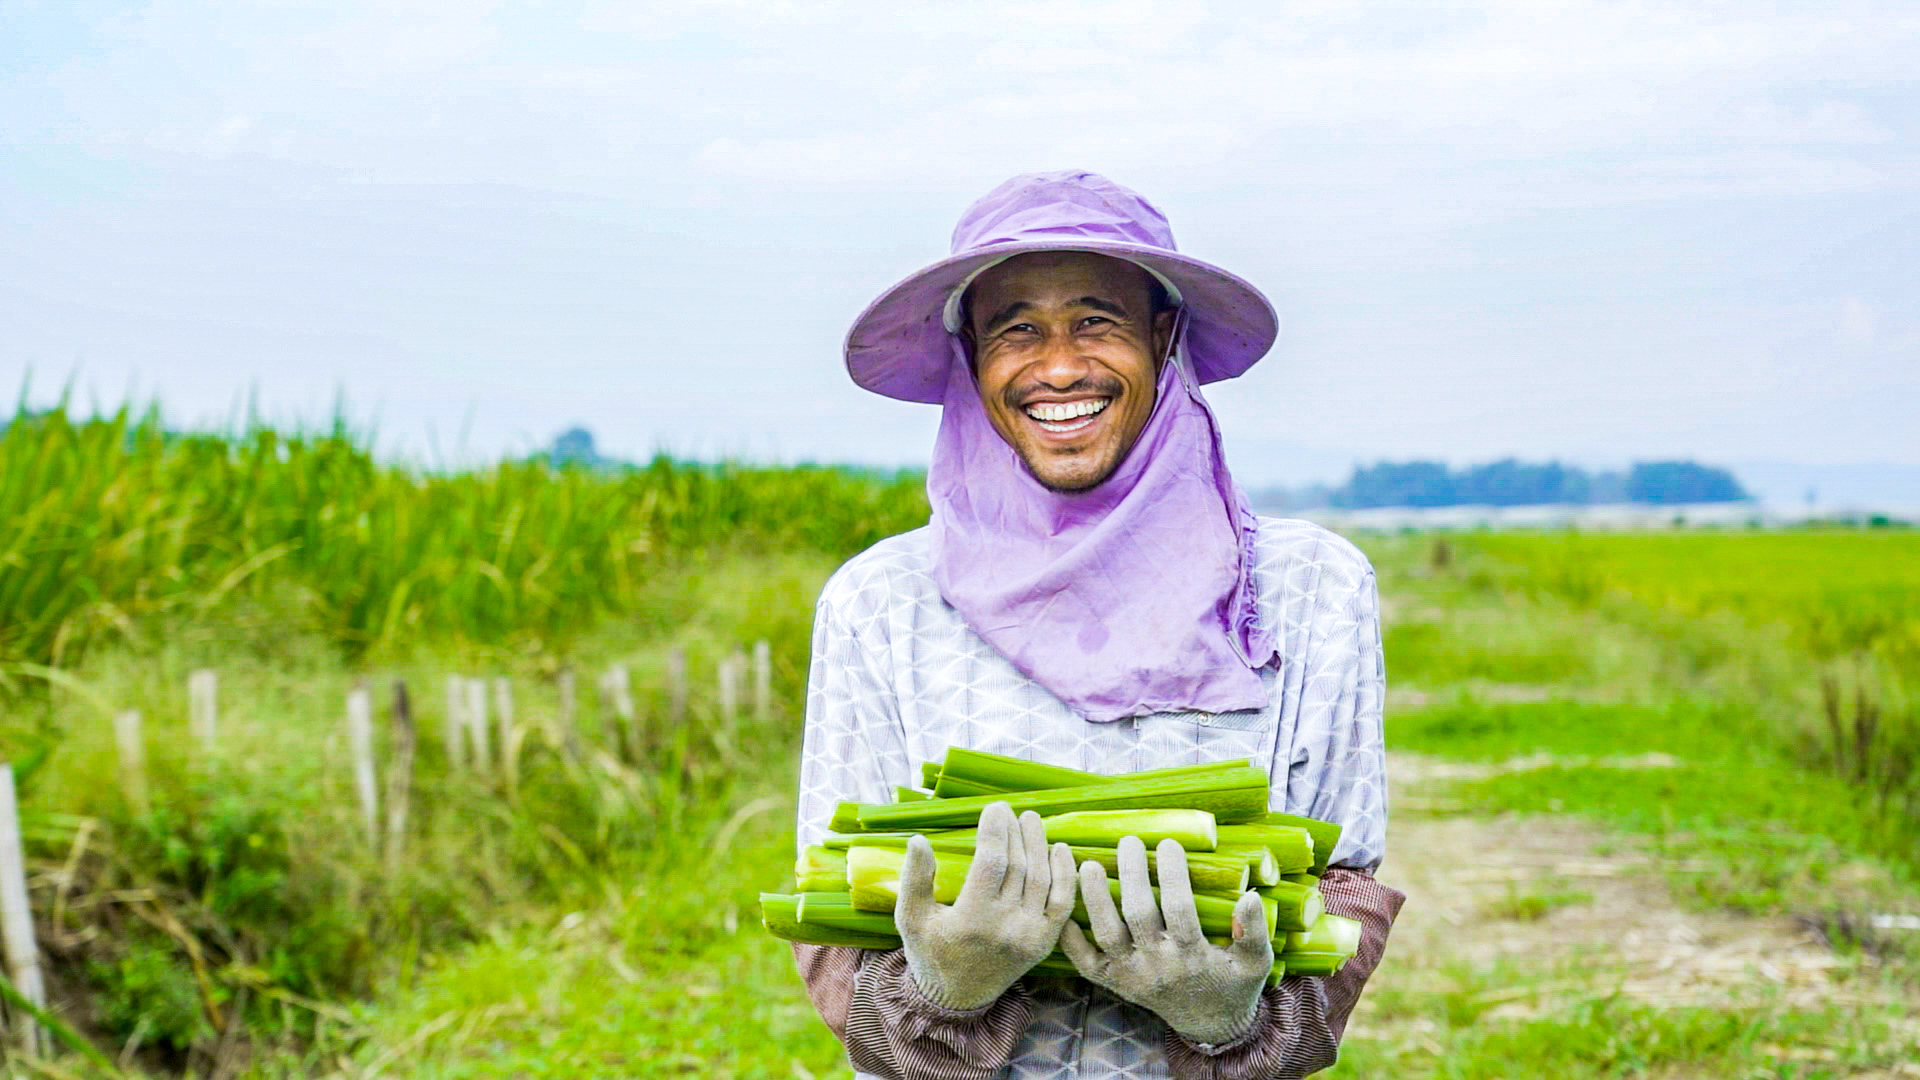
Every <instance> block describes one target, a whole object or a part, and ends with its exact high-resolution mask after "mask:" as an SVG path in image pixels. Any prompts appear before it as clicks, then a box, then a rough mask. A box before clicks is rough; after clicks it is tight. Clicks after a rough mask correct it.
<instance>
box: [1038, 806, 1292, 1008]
mask: <svg viewBox="0 0 1920 1080" xmlns="http://www.w3.org/2000/svg"><path fill="white" fill-rule="evenodd" d="M1159 856H1160V858H1159V863H1160V903H1159V905H1158V906H1157V907H1156V905H1155V904H1154V900H1153V890H1152V887H1151V882H1150V880H1149V879H1148V877H1147V848H1146V845H1145V844H1142V843H1141V842H1140V838H1139V837H1137V836H1129V837H1125V838H1123V839H1122V840H1121V841H1120V906H1121V908H1122V909H1123V910H1124V911H1125V912H1126V919H1125V921H1124V922H1123V921H1122V920H1121V917H1120V913H1119V912H1117V911H1115V910H1114V907H1113V895H1112V894H1111V893H1110V892H1109V891H1108V889H1107V872H1106V870H1105V869H1103V868H1102V867H1101V866H1100V864H1099V863H1094V862H1089V863H1085V864H1083V865H1082V866H1081V867H1080V896H1081V899H1082V900H1083V901H1084V902H1085V903H1086V905H1087V915H1088V920H1087V921H1088V922H1090V923H1091V924H1092V925H1093V940H1094V941H1095V942H1098V943H1099V948H1095V947H1094V945H1093V943H1091V942H1089V941H1088V940H1087V938H1086V935H1085V934H1083V933H1081V931H1080V927H1079V926H1077V925H1069V926H1068V927H1067V928H1066V933H1064V934H1063V935H1061V938H1060V947H1061V948H1062V949H1064V950H1065V951H1066V954H1067V957H1068V958H1069V959H1071V960H1072V961H1073V966H1074V967H1076V968H1079V969H1080V974H1081V975H1082V976H1084V977H1085V978H1086V980H1087V981H1088V982H1091V983H1095V984H1097V985H1099V986H1104V987H1106V988H1107V989H1108V990H1111V991H1112V992H1114V993H1115V994H1118V995H1119V996H1121V997H1123V998H1125V999H1127V1000H1128V1001H1131V1002H1133V1003H1134V1004H1135V1005H1138V1006H1140V1007H1142V1008H1145V1009H1151V1010H1152V1011H1153V1012H1155V1013H1157V1014H1158V1015H1159V1017H1160V1019H1162V1020H1165V1021H1166V1022H1167V1026H1168V1027H1171V1028H1172V1029H1173V1030H1175V1031H1177V1032H1179V1033H1180V1034H1181V1035H1183V1036H1185V1037H1186V1038H1187V1039H1189V1040H1191V1041H1193V1042H1196V1043H1204V1044H1209V1045H1213V1046H1218V1045H1220V1044H1222V1043H1229V1042H1232V1041H1233V1040H1235V1039H1238V1038H1240V1037H1241V1036H1242V1035H1245V1034H1246V1033H1247V1031H1248V1029H1250V1028H1251V1027H1252V1026H1253V1018H1254V1013H1255V1009H1256V1008H1257V1007H1258V1005H1259V1003H1260V991H1261V989H1262V988H1263V987H1265V986H1266V984H1267V974H1268V972H1270V971H1271V970H1272V969H1273V943H1272V941H1271V940H1269V938H1268V935H1267V917H1266V916H1267V913H1266V910H1265V909H1264V908H1263V907H1262V906H1261V903H1260V894H1258V893H1252V892H1250V893H1247V894H1246V895H1245V896H1242V897H1241V898H1240V903H1239V905H1238V906H1237V907H1235V908H1234V909H1233V932H1234V937H1233V944H1232V945H1228V946H1224V947H1216V946H1214V945H1212V944H1210V943H1209V942H1208V941H1207V939H1206V938H1205V937H1204V936H1203V935H1202V934H1201V933H1200V916H1199V915H1198V914H1196V913H1195V912H1194V907H1193V886H1192V884H1191V883H1189V882H1188V880H1187V853H1186V852H1185V851H1183V850H1181V848H1180V844H1179V843H1178V842H1177V841H1174V840H1162V841H1160V848H1159Z"/></svg>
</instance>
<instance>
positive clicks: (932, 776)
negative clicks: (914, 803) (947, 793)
mask: <svg viewBox="0 0 1920 1080" xmlns="http://www.w3.org/2000/svg"><path fill="white" fill-rule="evenodd" d="M920 786H921V787H923V788H926V789H927V790H928V791H933V790H934V789H935V788H937V787H939V786H940V763H939V762H937V761H923V762H921V763H920Z"/></svg>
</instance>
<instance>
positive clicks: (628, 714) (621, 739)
mask: <svg viewBox="0 0 1920 1080" xmlns="http://www.w3.org/2000/svg"><path fill="white" fill-rule="evenodd" d="M600 691H601V697H602V700H603V701H605V703H606V707H607V710H608V711H609V712H610V713H612V715H613V719H614V721H615V722H616V723H617V724H618V727H617V729H616V730H615V732H614V745H616V746H618V747H620V748H622V750H623V751H624V756H625V757H626V759H627V760H628V761H630V762H636V763H637V762H638V761H639V760H640V754H641V752H642V748H641V746H640V718H639V714H638V712H637V711H636V710H635V709H634V707H633V679H632V677H631V676H630V675H629V674H628V673H627V665H625V664H615V665H613V666H612V667H610V668H608V669H607V673H606V674H605V675H603V676H601V679H600Z"/></svg>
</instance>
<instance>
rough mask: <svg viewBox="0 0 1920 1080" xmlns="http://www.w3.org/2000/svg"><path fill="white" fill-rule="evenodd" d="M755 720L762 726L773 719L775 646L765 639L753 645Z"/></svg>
mask: <svg viewBox="0 0 1920 1080" xmlns="http://www.w3.org/2000/svg"><path fill="white" fill-rule="evenodd" d="M753 718H754V719H755V720H757V721H759V722H760V723H761V724H762V725H765V724H766V723H767V722H768V721H769V720H771V719H772V718H773V646H772V645H770V644H768V643H767V639H765V638H761V639H760V640H759V641H756V642H754V643H753Z"/></svg>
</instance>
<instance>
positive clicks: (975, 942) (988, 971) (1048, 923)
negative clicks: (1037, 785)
mask: <svg viewBox="0 0 1920 1080" xmlns="http://www.w3.org/2000/svg"><path fill="white" fill-rule="evenodd" d="M933 872H934V858H933V847H932V845H930V844H928V843H927V838H926V837H924V836H916V837H914V838H913V839H911V840H909V841H908V842H907V857H906V861H905V862H904V863H903V864H902V865H901V869H900V902H899V904H898V906H897V908H896V909H895V911H894V922H895V923H896V924H897V925H898V926H899V928H900V940H901V943H902V945H903V946H904V947H905V949H906V953H907V968H908V970H909V971H911V972H912V974H913V981H914V983H915V984H916V985H917V986H919V987H920V992H921V993H923V994H925V995H926V996H927V998H928V999H929V1000H931V1001H932V1002H933V1003H934V1004H936V1005H940V1006H943V1007H945V1008H949V1009H977V1008H980V1007H981V1006H983V1005H987V1004H990V1003H991V1002H992V1001H993V1000H994V999H995V998H998V997H999V996H1000V995H1001V994H1003V993H1005V992H1006V989H1007V987H1009V986H1012V985H1013V983H1014V980H1016V979H1018V978H1019V977H1020V976H1022V975H1025V974H1026V973H1027V971H1028V969H1030V968H1032V967H1033V965H1035V964H1037V963H1039V962H1040V961H1041V960H1042V959H1043V958H1044V957H1046V955H1047V954H1048V953H1051V952H1052V951H1053V949H1054V946H1055V945H1057V944H1058V943H1059V941H1060V928H1061V927H1062V926H1064V925H1066V922H1067V916H1069V915H1071V914H1073V889H1074V884H1075V882H1074V876H1073V852H1072V851H1071V850H1070V849H1068V847H1067V845H1065V844H1055V845H1054V846H1053V850H1052V852H1048V850H1047V831H1046V827H1045V826H1044V825H1043V824H1041V821H1040V815H1038V814H1036V813H1033V812H1032V811H1028V812H1027V813H1025V814H1022V815H1021V816H1020V819H1019V820H1018V821H1016V820H1014V817H1013V809H1012V808H1011V807H1009V806H1008V805H1007V804H1006V803H1004V802H997V803H994V804H993V805H991V806H989V807H987V809H986V810H985V811H984V812H982V813H981V815H980V833H979V841H978V843H977V844H976V845H975V850H974V855H973V865H972V867H970V868H969V869H968V870H967V880H966V882H965V883H964V884H962V885H961V886H960V895H959V896H957V897H955V898H954V902H953V906H952V907H948V906H946V905H944V904H940V903H937V902H936V901H935V900H934V898H933Z"/></svg>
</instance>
